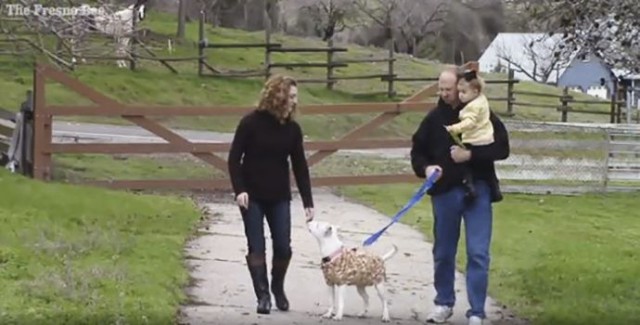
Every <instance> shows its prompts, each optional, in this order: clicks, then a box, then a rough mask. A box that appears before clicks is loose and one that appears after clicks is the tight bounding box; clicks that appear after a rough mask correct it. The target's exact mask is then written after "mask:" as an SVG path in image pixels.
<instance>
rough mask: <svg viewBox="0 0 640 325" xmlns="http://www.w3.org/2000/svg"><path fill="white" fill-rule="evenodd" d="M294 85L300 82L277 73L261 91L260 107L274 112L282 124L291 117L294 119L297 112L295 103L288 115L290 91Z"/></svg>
mask: <svg viewBox="0 0 640 325" xmlns="http://www.w3.org/2000/svg"><path fill="white" fill-rule="evenodd" d="M292 86H296V87H297V86H298V83H297V82H296V80H295V79H293V78H291V77H288V76H283V75H275V76H273V77H271V78H269V80H267V82H266V83H265V84H264V87H263V88H262V92H261V93H260V97H261V98H260V102H259V103H258V109H259V110H265V111H267V112H269V113H271V114H273V115H274V116H275V117H276V118H277V119H278V121H279V122H280V123H281V124H284V123H285V122H286V121H288V120H289V119H293V118H294V117H295V113H296V112H297V110H296V107H295V105H294V106H293V108H292V111H291V114H289V116H287V109H288V106H289V92H290V90H291V87H292Z"/></svg>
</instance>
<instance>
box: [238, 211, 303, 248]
mask: <svg viewBox="0 0 640 325" xmlns="http://www.w3.org/2000/svg"><path fill="white" fill-rule="evenodd" d="M240 211H241V213H242V221H243V223H244V233H245V235H246V236H247V245H248V249H249V254H255V255H265V254H266V246H265V235H264V218H265V217H266V219H267V223H268V224H269V229H270V230H271V238H272V240H273V256H274V257H275V258H281V259H288V258H290V257H291V206H290V201H288V200H284V201H279V202H273V203H271V202H259V201H255V200H251V199H249V208H248V209H246V210H245V209H244V208H240Z"/></svg>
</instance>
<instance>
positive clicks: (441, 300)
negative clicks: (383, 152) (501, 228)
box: [431, 180, 493, 318]
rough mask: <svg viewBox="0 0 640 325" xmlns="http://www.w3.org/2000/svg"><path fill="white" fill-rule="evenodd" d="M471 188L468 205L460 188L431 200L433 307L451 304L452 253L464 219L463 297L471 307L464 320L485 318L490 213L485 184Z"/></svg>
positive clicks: (455, 249)
mask: <svg viewBox="0 0 640 325" xmlns="http://www.w3.org/2000/svg"><path fill="white" fill-rule="evenodd" d="M474 185H475V188H476V193H477V197H476V199H475V200H474V201H473V202H471V203H470V204H468V205H465V203H464V195H465V189H464V187H463V186H458V187H455V188H454V189H452V190H450V191H448V192H446V193H442V194H438V195H434V196H433V197H432V198H431V203H432V205H433V215H434V223H433V234H434V245H433V259H434V269H435V274H434V283H435V284H434V286H435V289H436V292H437V294H436V298H435V300H434V302H435V304H436V305H444V306H449V307H453V305H454V304H455V301H456V297H455V291H454V279H455V263H456V252H457V247H458V239H459V238H460V225H461V222H462V219H464V223H465V231H466V234H465V235H466V244H467V270H466V282H467V298H468V299H469V305H470V306H471V309H470V310H468V311H467V317H470V316H478V317H480V318H485V317H486V315H485V311H484V305H485V300H486V297H487V285H488V273H489V261H490V256H489V248H490V243H491V230H492V220H493V215H492V213H493V212H492V207H491V202H490V189H489V186H488V184H487V183H486V182H484V181H480V180H476V181H475V182H474Z"/></svg>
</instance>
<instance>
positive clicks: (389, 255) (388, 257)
mask: <svg viewBox="0 0 640 325" xmlns="http://www.w3.org/2000/svg"><path fill="white" fill-rule="evenodd" d="M397 252H398V246H396V245H393V249H391V250H390V251H389V252H387V253H386V254H384V255H382V260H384V261H386V260H388V259H390V258H391V257H393V255H396V253H397Z"/></svg>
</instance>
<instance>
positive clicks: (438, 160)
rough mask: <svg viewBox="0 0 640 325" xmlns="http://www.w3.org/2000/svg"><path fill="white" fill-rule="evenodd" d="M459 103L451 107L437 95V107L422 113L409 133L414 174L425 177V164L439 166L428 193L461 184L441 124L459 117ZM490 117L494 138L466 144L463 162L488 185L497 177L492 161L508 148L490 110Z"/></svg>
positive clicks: (504, 133) (458, 168)
mask: <svg viewBox="0 0 640 325" xmlns="http://www.w3.org/2000/svg"><path fill="white" fill-rule="evenodd" d="M462 107H463V106H461V107H458V108H457V109H454V108H452V107H451V106H450V105H447V104H446V103H444V101H442V100H441V99H440V100H439V101H438V105H437V107H436V108H435V109H434V110H432V111H431V112H429V113H428V114H427V116H425V118H424V119H423V120H422V122H421V123H420V126H419V127H418V129H417V130H416V132H415V133H414V134H413V137H412V141H413V145H412V148H411V166H412V167H413V171H414V173H415V174H416V176H418V177H420V178H425V177H426V176H425V168H426V167H427V166H429V165H438V166H440V167H441V168H442V176H441V178H440V179H439V180H438V181H437V182H436V183H435V184H434V185H433V186H432V187H431V189H430V190H429V191H428V193H429V194H431V195H433V194H438V193H443V192H446V191H448V190H450V189H451V188H452V187H454V186H457V185H461V184H462V180H463V170H462V168H461V167H462V164H457V163H455V162H454V161H453V159H451V153H450V148H451V146H453V145H455V142H454V141H453V139H452V138H451V136H450V135H449V133H448V132H447V130H446V129H445V128H444V126H445V125H450V124H453V123H457V122H459V121H460V119H459V118H458V113H459V111H460V109H462ZM490 119H491V123H492V125H493V129H494V139H495V141H494V142H493V143H492V144H490V145H486V146H475V147H474V146H470V148H469V149H470V150H471V159H470V160H469V161H467V162H466V163H467V166H468V168H469V169H470V170H471V174H472V175H473V177H474V178H476V179H482V180H486V181H489V184H490V186H492V185H493V182H492V181H493V180H495V179H497V178H496V171H495V166H494V161H496V160H503V159H507V157H509V151H510V149H509V135H508V133H507V130H506V128H505V126H504V124H503V123H502V121H500V119H499V118H498V117H497V116H496V115H495V114H494V113H493V112H491V116H490Z"/></svg>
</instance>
